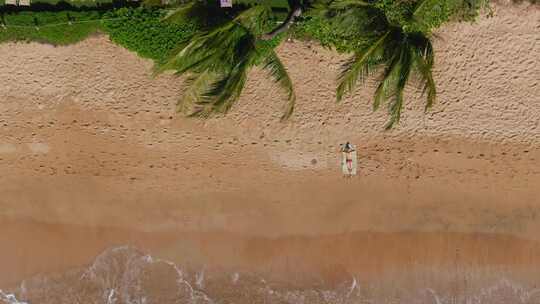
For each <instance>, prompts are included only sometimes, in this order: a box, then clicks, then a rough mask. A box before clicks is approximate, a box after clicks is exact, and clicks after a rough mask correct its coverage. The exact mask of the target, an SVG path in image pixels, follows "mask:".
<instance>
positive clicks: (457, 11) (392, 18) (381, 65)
mask: <svg viewBox="0 0 540 304" xmlns="http://www.w3.org/2000/svg"><path fill="white" fill-rule="evenodd" d="M51 1H55V0H51ZM104 1H105V0H104ZM181 3H183V4H182V5H179V6H178V7H176V8H175V9H174V10H171V9H169V8H167V9H166V8H163V7H161V5H160V4H159V2H156V1H155V0H147V1H146V2H145V4H144V5H143V6H142V7H138V8H128V7H124V8H120V9H114V10H113V9H112V6H111V7H110V8H109V9H107V10H103V8H101V9H98V8H96V9H94V10H92V9H88V8H85V9H80V10H76V9H75V10H63V11H56V12H45V11H37V12H17V13H15V12H11V13H9V12H4V13H3V15H2V21H3V23H4V24H6V25H7V28H0V42H2V41H13V40H15V41H21V40H23V41H41V42H47V43H52V44H58V45H63V44H69V43H73V42H77V41H80V40H82V39H84V38H85V37H87V36H88V35H90V34H92V33H95V32H97V31H102V32H105V33H107V34H108V35H109V36H110V38H111V40H112V41H114V42H115V43H118V44H120V45H122V46H124V47H126V48H128V49H130V50H132V51H135V52H137V53H138V54H139V55H140V56H142V57H146V58H151V59H153V60H154V61H155V62H156V64H157V72H161V71H165V70H175V71H176V72H177V73H178V74H185V75H187V76H188V77H187V79H188V80H187V83H186V84H187V89H186V92H185V95H184V97H183V99H182V101H181V102H180V103H179V110H181V111H183V112H185V113H187V114H190V115H199V116H208V115H210V114H212V113H225V112H227V111H228V110H229V109H230V108H231V106H232V105H233V104H234V102H236V101H237V100H238V98H239V97H240V94H241V92H242V90H243V88H244V85H245V82H246V79H247V75H248V72H249V70H250V69H251V68H252V67H255V66H260V67H262V68H263V69H266V70H267V71H268V72H269V77H271V78H272V79H274V80H275V81H276V82H277V83H279V84H280V85H281V86H282V87H283V89H284V91H285V92H286V93H287V95H288V101H289V103H288V106H287V109H286V110H285V114H284V115H283V118H287V117H289V116H290V115H291V113H292V111H293V108H294V101H295V94H294V90H293V86H292V81H291V79H290V77H289V76H288V74H287V71H286V68H285V66H284V65H283V64H282V63H281V61H280V60H279V58H278V55H277V54H276V52H275V48H276V47H277V46H278V45H279V44H280V43H281V42H282V41H283V40H284V39H285V38H286V37H287V36H292V37H294V38H297V39H312V40H316V41H319V42H320V43H321V44H322V45H324V46H326V47H329V48H334V49H336V50H337V51H339V52H344V53H351V54H352V56H351V58H350V60H349V61H348V62H347V63H345V64H344V66H343V67H342V71H341V74H340V76H339V79H338V86H337V89H336V95H337V99H338V101H339V100H341V99H342V98H343V97H344V96H345V95H346V94H348V93H351V92H353V91H354V90H355V88H356V86H357V84H361V83H362V82H363V81H364V80H365V79H366V78H367V77H369V76H370V75H379V76H380V77H381V82H380V84H379V87H378V89H377V91H376V93H375V96H374V102H373V108H374V109H378V108H379V107H380V106H382V105H383V104H386V105H387V107H388V111H389V114H390V119H389V122H388V124H387V128H391V127H392V126H394V125H395V124H396V123H398V122H399V120H400V117H401V113H402V109H403V105H404V102H405V100H404V97H403V91H404V89H405V86H406V85H407V84H408V83H409V82H411V81H415V82H417V83H418V84H419V85H421V86H422V87H423V88H424V92H425V93H426V110H427V109H428V108H429V107H430V106H431V105H432V104H433V103H434V101H435V98H436V87H435V83H434V81H433V78H432V75H431V69H432V67H433V63H434V57H435V54H434V53H433V47H432V45H431V33H432V31H433V30H434V29H436V28H438V27H439V26H441V25H442V24H444V23H445V22H450V21H471V20H474V18H476V16H477V15H478V12H479V10H480V8H481V7H483V6H485V5H486V4H487V0H313V1H308V0H288V1H285V0H264V1H256V0H236V1H235V2H234V3H235V5H234V7H233V8H228V9H222V8H219V7H218V2H217V1H213V0H212V1H210V0H183V1H181Z"/></svg>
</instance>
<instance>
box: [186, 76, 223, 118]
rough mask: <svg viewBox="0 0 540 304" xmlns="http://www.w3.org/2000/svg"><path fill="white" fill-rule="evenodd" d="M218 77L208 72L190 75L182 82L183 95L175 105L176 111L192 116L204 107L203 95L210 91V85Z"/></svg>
mask: <svg viewBox="0 0 540 304" xmlns="http://www.w3.org/2000/svg"><path fill="white" fill-rule="evenodd" d="M218 77H219V76H218V75H216V74H213V73H210V72H208V71H205V72H202V73H200V74H193V75H190V76H189V77H188V78H187V79H186V80H185V81H184V86H185V89H184V94H183V95H182V99H181V100H180V101H179V102H178V104H177V108H176V109H177V111H178V112H181V113H184V114H185V115H188V116H192V115H193V114H194V113H197V112H199V111H200V110H201V108H202V106H203V105H204V94H205V93H206V92H208V91H209V90H210V87H211V86H212V83H213V82H215V81H216V79H217V78H218Z"/></svg>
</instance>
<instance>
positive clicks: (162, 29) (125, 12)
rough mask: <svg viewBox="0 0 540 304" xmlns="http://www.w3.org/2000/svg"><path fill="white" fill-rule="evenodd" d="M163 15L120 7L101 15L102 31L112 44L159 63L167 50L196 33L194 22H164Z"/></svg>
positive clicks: (166, 57)
mask: <svg viewBox="0 0 540 304" xmlns="http://www.w3.org/2000/svg"><path fill="white" fill-rule="evenodd" d="M164 16H165V12H164V11H163V10H159V9H150V8H142V7H141V8H135V9H132V8H121V9H118V10H114V11H110V12H108V13H107V14H105V18H104V21H103V31H105V32H106V33H107V34H109V36H110V38H111V40H112V41H114V42H115V43H118V44H119V45H122V46H123V47H125V48H127V49H129V50H132V51H134V52H137V54H139V55H140V56H141V57H145V58H151V59H154V60H155V61H156V62H157V63H163V62H165V61H166V60H167V59H168V57H169V55H170V52H171V50H173V49H174V48H175V47H176V46H177V45H178V44H180V43H182V42H184V41H186V40H187V39H189V38H191V37H192V36H193V35H194V34H195V32H196V25H195V23H193V22H190V21H186V22H181V23H166V22H163V21H162V18H163V17H164Z"/></svg>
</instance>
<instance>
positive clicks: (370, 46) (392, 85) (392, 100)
mask: <svg viewBox="0 0 540 304" xmlns="http://www.w3.org/2000/svg"><path fill="white" fill-rule="evenodd" d="M423 2H424V1H419V3H418V4H417V9H418V10H415V12H414V13H413V15H412V17H413V18H414V17H415V16H418V15H419V14H418V13H419V12H420V10H421V9H426V7H425V6H427V5H426V4H425V3H423ZM317 10H318V12H319V13H322V15H323V16H325V17H326V18H328V20H329V21H330V22H332V23H333V25H334V26H335V27H337V28H342V29H345V28H351V27H354V26H360V27H362V30H363V32H364V33H365V34H364V35H365V37H366V38H367V39H366V43H365V45H363V46H361V47H360V48H359V49H358V50H357V51H355V53H354V55H353V56H352V57H351V58H350V59H349V60H348V61H347V62H346V63H345V64H344V65H343V66H342V69H341V72H340V74H339V76H338V86H337V90H336V96H337V100H338V101H340V100H341V99H342V98H343V96H344V95H345V94H347V93H351V92H353V91H354V89H355V87H356V86H357V84H358V83H363V82H364V81H365V80H366V79H367V78H368V76H370V75H372V74H373V73H374V72H376V71H379V72H381V80H380V83H379V85H378V87H377V89H376V91H375V96H374V101H373V109H374V110H377V109H378V108H379V107H380V106H381V104H382V103H383V102H385V101H389V102H388V110H389V113H390V119H389V121H388V123H387V125H386V128H387V129H390V128H392V127H393V126H394V125H395V124H396V123H399V120H400V117H401V112H402V109H403V104H404V97H403V92H404V90H405V86H406V85H407V83H408V82H409V80H410V79H411V78H412V77H413V76H419V77H417V78H418V79H419V81H420V83H421V84H422V85H423V87H424V92H425V93H427V97H426V104H425V109H426V110H427V109H429V108H430V107H431V106H432V105H433V102H434V101H435V97H436V88H435V82H434V80H433V75H432V67H433V62H434V53H433V46H432V44H431V41H430V36H429V33H426V32H421V31H413V32H408V31H405V30H404V27H402V26H399V25H396V24H391V23H390V22H389V21H388V20H387V18H386V16H385V14H384V12H383V11H382V10H380V9H379V8H377V7H376V6H375V5H373V1H371V2H367V1H361V0H335V1H332V2H330V3H326V4H323V5H322V6H318V7H317ZM419 22H421V20H420V21H419ZM381 67H382V71H380V69H379V68H381Z"/></svg>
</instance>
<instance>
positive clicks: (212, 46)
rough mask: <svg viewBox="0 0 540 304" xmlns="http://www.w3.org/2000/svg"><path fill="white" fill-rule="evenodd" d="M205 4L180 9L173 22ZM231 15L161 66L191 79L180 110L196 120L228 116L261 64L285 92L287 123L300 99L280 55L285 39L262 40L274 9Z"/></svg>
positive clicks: (259, 8)
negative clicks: (278, 47)
mask: <svg viewBox="0 0 540 304" xmlns="http://www.w3.org/2000/svg"><path fill="white" fill-rule="evenodd" d="M200 3H201V2H198V1H197V2H191V3H189V4H188V5H187V6H183V7H180V8H179V9H178V10H176V11H174V12H173V13H172V14H170V15H169V16H168V19H173V18H182V16H185V15H187V14H188V12H189V10H193V9H196V6H197V5H200ZM231 15H233V16H232V17H229V18H227V16H226V17H225V21H223V22H217V24H214V25H211V26H210V28H208V29H206V30H204V31H202V32H201V33H199V34H197V35H196V36H195V37H193V38H192V39H190V40H189V41H186V42H185V43H183V44H182V45H180V46H179V47H178V48H177V49H176V51H175V52H174V55H173V56H172V57H171V59H170V60H169V61H168V62H167V63H166V64H164V65H162V66H161V67H159V71H164V70H175V71H176V73H177V74H185V75H187V80H186V81H185V85H186V90H185V92H184V95H183V97H182V100H181V101H180V102H179V105H178V109H179V111H182V112H184V113H186V114H188V115H192V116H193V115H196V116H208V115H210V114H212V113H225V112H227V111H228V110H229V109H230V108H231V106H232V105H233V104H234V103H235V102H236V101H237V100H238V99H239V97H240V94H241V93H242V90H243V88H244V86H245V83H246V80H247V77H248V72H249V71H250V69H251V68H253V67H255V66H260V67H262V68H263V69H264V70H266V71H268V74H269V76H270V77H272V78H273V79H274V80H275V81H276V82H277V83H278V84H279V85H280V86H281V87H282V88H283V89H284V90H285V92H286V94H287V97H288V98H287V99H288V104H287V107H286V109H285V111H284V114H283V116H282V119H286V118H288V117H289V116H290V115H291V113H292V112H293V109H294V102H295V99H296V97H295V93H294V90H293V85H292V81H291V79H290V77H289V75H288V73H287V70H286V69H285V67H284V65H283V63H282V62H281V61H280V59H279V57H278V55H277V54H276V52H275V48H276V46H277V45H279V43H280V42H281V40H282V39H283V38H284V35H275V36H272V37H270V38H269V39H264V38H265V37H263V36H264V35H265V34H266V33H268V31H269V29H271V28H272V26H273V24H275V21H274V16H273V13H272V9H271V7H270V6H269V5H264V4H261V5H255V6H251V7H247V8H246V9H244V10H240V11H238V12H232V13H231Z"/></svg>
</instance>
